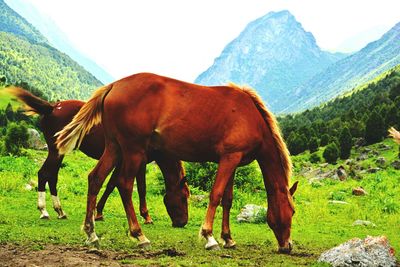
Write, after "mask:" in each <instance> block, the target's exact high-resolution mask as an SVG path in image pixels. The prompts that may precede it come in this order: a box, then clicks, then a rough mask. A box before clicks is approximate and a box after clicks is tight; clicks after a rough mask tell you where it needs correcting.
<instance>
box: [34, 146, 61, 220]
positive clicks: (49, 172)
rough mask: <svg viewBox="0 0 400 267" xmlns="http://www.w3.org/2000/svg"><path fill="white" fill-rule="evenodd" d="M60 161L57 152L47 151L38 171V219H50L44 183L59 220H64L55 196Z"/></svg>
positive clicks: (58, 201)
mask: <svg viewBox="0 0 400 267" xmlns="http://www.w3.org/2000/svg"><path fill="white" fill-rule="evenodd" d="M62 160H63V156H58V153H57V151H53V150H49V152H48V155H47V158H46V160H45V162H44V163H43V166H42V167H41V168H40V170H39V171H38V209H39V211H40V219H49V218H50V216H49V213H48V212H47V210H46V183H49V188H50V193H51V197H52V200H53V206H54V209H55V210H56V211H57V212H58V214H59V218H66V215H65V213H64V212H63V211H62V209H61V204H60V200H59V199H58V196H57V181H58V171H59V170H60V166H61V162H62ZM55 204H57V205H55ZM56 207H57V209H56ZM60 212H61V214H60ZM60 216H61V217H60Z"/></svg>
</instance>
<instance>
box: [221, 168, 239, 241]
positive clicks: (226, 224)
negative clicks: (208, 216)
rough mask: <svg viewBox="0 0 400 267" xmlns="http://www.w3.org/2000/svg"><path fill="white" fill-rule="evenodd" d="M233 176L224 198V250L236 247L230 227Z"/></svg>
mask: <svg viewBox="0 0 400 267" xmlns="http://www.w3.org/2000/svg"><path fill="white" fill-rule="evenodd" d="M233 176H234V175H232V176H231V178H230V179H229V182H228V184H227V185H226V188H225V191H224V195H223V197H222V202H221V204H222V231H221V238H222V239H223V240H224V241H225V244H224V248H234V247H235V246H236V243H235V241H233V239H232V236H231V230H230V227H229V214H230V210H231V207H232V200H233Z"/></svg>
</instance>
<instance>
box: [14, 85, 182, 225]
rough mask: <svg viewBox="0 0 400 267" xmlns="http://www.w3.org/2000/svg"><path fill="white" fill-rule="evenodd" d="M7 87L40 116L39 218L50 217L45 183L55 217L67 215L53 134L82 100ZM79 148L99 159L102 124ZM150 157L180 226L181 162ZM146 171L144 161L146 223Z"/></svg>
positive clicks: (141, 187)
mask: <svg viewBox="0 0 400 267" xmlns="http://www.w3.org/2000/svg"><path fill="white" fill-rule="evenodd" d="M7 91H8V92H9V93H11V94H12V95H14V96H15V97H17V98H18V99H19V100H20V101H22V102H23V103H24V104H25V105H26V106H25V109H26V110H27V111H28V113H30V114H38V115H40V116H41V117H40V128H41V130H42V132H43V135H44V138H45V140H46V143H47V148H48V155H47V158H46V160H45V162H44V163H43V166H42V167H41V168H40V170H39V172H38V209H39V211H40V214H41V215H40V218H42V219H47V218H49V214H48V212H47V210H46V199H45V188H46V183H48V184H49V189H50V193H51V198H52V201H53V207H54V210H55V211H56V212H57V213H58V218H60V219H64V218H66V214H65V212H64V211H63V209H62V208H61V203H60V200H59V197H58V192H57V183H58V172H59V170H60V167H61V163H62V161H63V158H64V156H63V155H59V153H58V149H57V147H56V145H55V141H56V138H55V137H54V135H55V133H57V132H58V131H60V130H62V128H63V127H64V126H65V125H67V124H68V123H69V122H71V120H72V118H73V117H74V116H75V115H76V113H78V111H79V110H80V109H81V107H82V106H83V105H84V104H85V102H82V101H79V100H66V101H60V102H57V103H55V104H51V103H49V102H47V101H45V100H44V99H41V98H39V97H37V96H35V95H33V94H31V93H30V92H28V91H26V90H24V89H22V88H18V87H10V88H8V89H7ZM79 149H80V150H81V151H82V152H83V153H85V154H86V155H88V156H89V157H92V158H94V159H99V158H100V156H101V155H102V154H103V151H104V131H103V127H102V126H101V125H97V126H96V127H94V128H93V129H92V130H91V131H90V133H88V135H86V136H85V137H84V139H83V141H82V144H81V145H80V146H79ZM153 160H155V161H156V162H157V163H158V165H159V166H160V169H161V171H162V172H163V175H164V177H165V181H166V195H165V197H164V203H165V206H166V208H167V211H168V214H169V216H170V217H171V220H172V224H173V226H177V227H182V226H184V225H185V224H186V223H187V220H188V210H187V197H188V195H189V188H188V186H187V184H186V179H184V169H183V166H182V163H181V162H180V161H175V162H171V160H168V159H165V158H164V157H163V156H162V155H161V154H160V153H151V154H150V155H149V162H150V161H153ZM118 171H119V170H118V168H117V169H116V170H115V171H114V173H113V175H112V176H111V178H110V181H109V182H108V184H107V188H106V190H105V191H104V193H103V196H102V197H101V199H100V201H99V202H98V203H97V213H96V219H102V218H103V209H104V205H105V203H106V201H107V198H108V196H109V195H110V194H111V192H112V191H113V190H114V188H115V186H116V177H117V174H118ZM145 171H146V166H145V164H144V165H143V166H141V168H140V170H139V172H138V174H137V181H138V186H137V188H138V193H139V200H140V201H139V202H140V214H141V215H142V217H143V218H144V219H145V223H152V219H151V217H150V215H149V212H148V209H147V204H146V178H145Z"/></svg>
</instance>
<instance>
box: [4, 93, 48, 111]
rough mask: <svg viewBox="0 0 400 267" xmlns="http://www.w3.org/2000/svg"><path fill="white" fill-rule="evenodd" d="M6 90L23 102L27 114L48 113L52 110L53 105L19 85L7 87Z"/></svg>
mask: <svg viewBox="0 0 400 267" xmlns="http://www.w3.org/2000/svg"><path fill="white" fill-rule="evenodd" d="M6 91H7V92H8V93H10V94H11V95H13V96H15V97H17V98H18V99H19V100H20V101H22V102H23V103H24V104H25V107H24V108H25V110H26V113H28V114H29V115H32V114H38V115H49V114H51V113H52V112H53V109H54V106H53V105H52V104H50V103H49V102H47V101H46V100H44V99H41V98H39V97H37V96H35V95H33V94H32V93H30V92H28V91H26V90H24V89H22V88H20V87H8V88H6Z"/></svg>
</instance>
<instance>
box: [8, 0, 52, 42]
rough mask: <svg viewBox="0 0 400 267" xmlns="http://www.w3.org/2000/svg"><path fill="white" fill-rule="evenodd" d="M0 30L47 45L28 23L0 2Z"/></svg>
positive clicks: (42, 37) (45, 40) (43, 38)
mask: <svg viewBox="0 0 400 267" xmlns="http://www.w3.org/2000/svg"><path fill="white" fill-rule="evenodd" d="M0 11H1V12H0V30H1V31H4V32H9V33H12V34H15V35H18V36H22V37H25V38H27V39H29V40H31V41H33V42H36V43H47V39H46V38H45V37H44V36H42V35H41V34H40V32H39V31H38V30H37V29H35V28H34V27H32V25H31V24H29V22H27V21H26V19H24V18H23V17H21V16H20V15H19V14H18V13H16V12H15V11H14V10H12V9H11V8H10V7H9V6H7V5H6V4H5V3H4V1H3V0H0Z"/></svg>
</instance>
